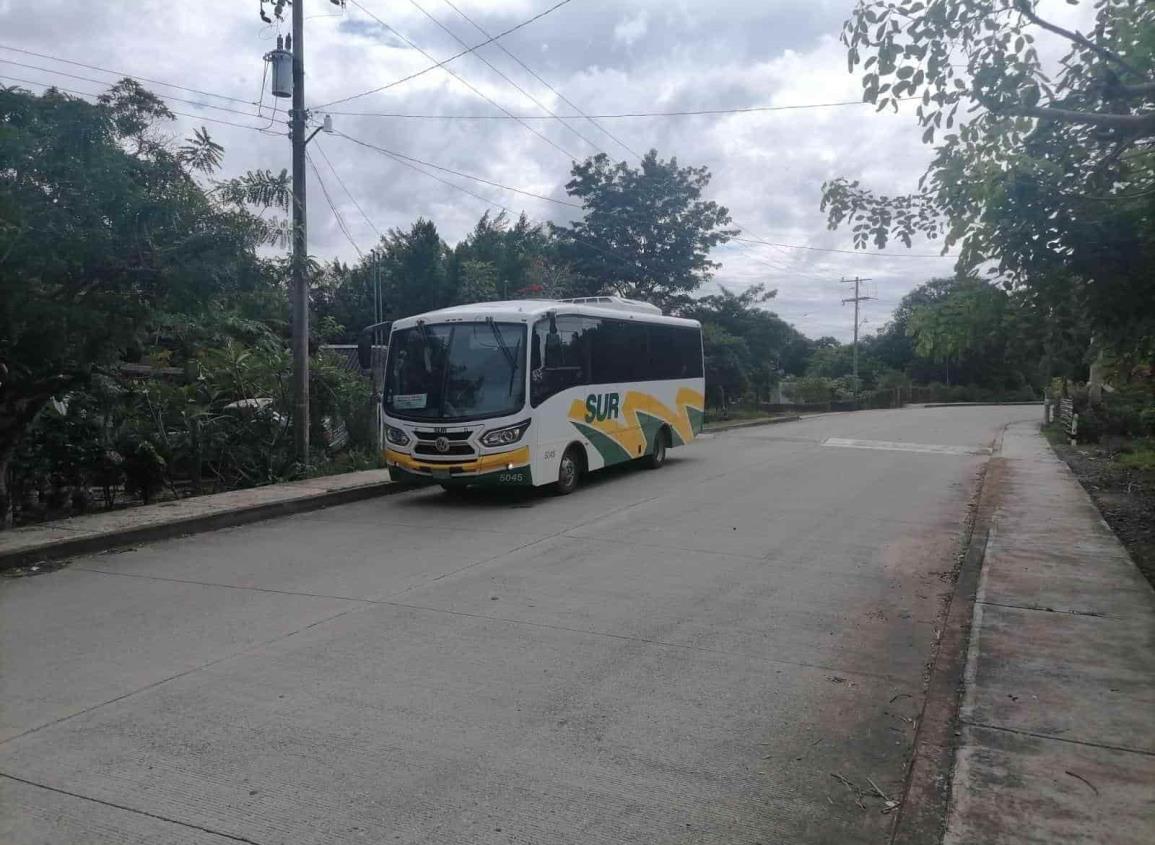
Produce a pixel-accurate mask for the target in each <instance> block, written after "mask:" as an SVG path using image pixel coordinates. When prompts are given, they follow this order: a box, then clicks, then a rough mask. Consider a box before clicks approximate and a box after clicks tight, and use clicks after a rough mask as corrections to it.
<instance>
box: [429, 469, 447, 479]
mask: <svg viewBox="0 0 1155 845" xmlns="http://www.w3.org/2000/svg"><path fill="white" fill-rule="evenodd" d="M433 477H434V478H436V479H438V480H440V479H446V478H449V470H447V469H435V470H433Z"/></svg>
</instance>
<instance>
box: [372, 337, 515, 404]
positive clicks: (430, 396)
mask: <svg viewBox="0 0 1155 845" xmlns="http://www.w3.org/2000/svg"><path fill="white" fill-rule="evenodd" d="M525 337H526V328H525V326H524V325H523V324H521V323H495V322H477V323H437V324H424V323H422V324H418V325H416V326H414V327H412V328H408V329H400V330H397V331H394V332H393V334H392V336H391V337H390V340H389V363H388V365H387V367H386V373H385V399H384V401H385V410H386V411H388V412H389V414H391V415H393V416H397V417H403V418H406V419H413V420H445V421H449V420H471V419H481V418H484V417H499V416H504V415H506V414H512V413H515V412H516V411H518V410H520V409H521V408H522V406H523V405H524V404H525V350H526V343H525Z"/></svg>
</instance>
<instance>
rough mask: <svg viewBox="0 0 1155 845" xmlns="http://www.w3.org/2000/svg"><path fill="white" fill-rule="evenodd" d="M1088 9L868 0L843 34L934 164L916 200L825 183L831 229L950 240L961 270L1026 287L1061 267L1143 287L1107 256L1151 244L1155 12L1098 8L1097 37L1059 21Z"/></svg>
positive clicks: (1135, 4)
mask: <svg viewBox="0 0 1155 845" xmlns="http://www.w3.org/2000/svg"><path fill="white" fill-rule="evenodd" d="M1079 6H1080V4H1079V3H1078V2H1070V3H1068V4H1067V5H1066V6H1060V5H1059V4H1053V5H1049V6H1047V16H1045V15H1044V14H1043V13H1042V11H1041V4H1039V3H1037V2H1035V1H1034V0H905V1H904V2H879V0H861V1H860V2H859V4H858V6H857V8H856V9H855V11H854V14H853V15H852V17H851V18H850V19H849V20H848V21H847V22H846V25H845V28H844V31H843V35H842V38H843V42H844V43H845V44H846V46H847V59H848V64H849V68H850V70H851V72H856V71H857V72H861V73H862V87H863V98H864V100H866V101H867V102H872V103H876V104H877V106H878V108H879V109H880V110H881V109H884V108H891V109H893V110H894V111H900V112H901V111H903V110H906V109H911V110H912V111H913V116H914V118H915V120H916V122H917V125H918V126H919V128H920V129H921V131H922V139H923V142H924V143H927V144H936V148H935V158H934V159H933V161H932V163H931V165H930V168H929V169H928V171H927V172H926V174H925V175H924V176H923V177H922V179H921V180H920V182H919V186H918V190H917V191H916V192H915V193H913V194H909V195H900V196H893V195H888V194H881V193H878V192H876V191H874V190H873V189H872V188H870V187H869V186H864V185H862V184H860V183H859V182H857V181H853V180H851V179H847V178H837V179H834V180H832V181H829V182H827V183H826V184H824V185H823V196H822V208H823V210H824V211H825V212H826V213H827V215H828V221H829V224H830V226H831V228H837V227H838V226H841V225H847V226H849V227H850V229H851V232H852V234H853V237H854V242H855V245H856V246H857V247H859V248H864V247H866V246H867V245H869V244H874V245H875V246H877V247H879V248H881V247H884V246H886V244H887V243H889V242H890V240H892V239H897V240H899V241H901V242H902V243H904V244H906V245H908V246H909V245H910V244H911V243H912V241H913V239H914V238H915V237H916V236H925V237H929V238H939V239H941V240H942V241H943V245H944V251H945V249H946V248H949V247H952V246H956V245H958V246H960V247H961V262H960V265H961V266H960V269H964V270H967V269H971V268H974V267H977V266H978V265H980V264H981V263H982V262H984V261H988V260H995V261H997V262H998V263H999V267H998V269H999V270H1000V271H1001V272H1002V273H1003V274H1004V276H1005V278H1006V279H1007V280H1008V282H1009V283H1011V284H1023V283H1026V281H1027V280H1028V278H1029V277H1031V276H1037V275H1038V274H1039V273H1040V272H1041V271H1045V270H1047V269H1049V270H1050V271H1053V272H1059V271H1062V272H1063V273H1065V274H1068V275H1074V276H1079V277H1084V278H1094V277H1095V276H1100V277H1102V279H1103V283H1104V285H1105V286H1112V285H1119V286H1120V287H1121V288H1126V289H1131V288H1132V287H1133V283H1134V281H1135V280H1134V279H1127V278H1125V276H1126V274H1125V273H1123V274H1121V275H1115V276H1114V277H1113V278H1111V279H1109V280H1108V279H1107V278H1106V277H1105V276H1104V275H1103V274H1104V272H1105V270H1112V271H1113V269H1114V265H1115V264H1116V263H1117V260H1114V261H1111V260H1109V261H1108V262H1107V265H1108V266H1107V267H1106V268H1105V267H1104V264H1103V260H1104V254H1105V253H1107V252H1109V251H1110V250H1113V251H1114V252H1115V254H1120V250H1122V251H1124V252H1126V253H1129V260H1132V261H1133V260H1134V259H1135V258H1137V257H1138V255H1139V253H1143V252H1145V250H1147V249H1148V247H1149V245H1150V239H1149V238H1147V237H1146V236H1142V235H1140V234H1139V231H1138V229H1137V228H1136V227H1137V226H1138V227H1139V228H1142V227H1143V225H1145V224H1143V223H1142V221H1141V220H1140V219H1139V216H1138V215H1139V214H1140V209H1141V208H1142V207H1143V206H1144V205H1145V203H1146V200H1147V198H1148V197H1149V196H1151V195H1152V193H1153V192H1155V160H1153V159H1152V157H1151V153H1152V152H1153V151H1155V4H1152V3H1149V2H1146V1H1145V0H1096V2H1095V3H1094V4H1093V5H1092V6H1091V7H1090V9H1089V11H1091V12H1092V13H1093V17H1094V23H1093V26H1092V27H1091V28H1090V30H1089V31H1088V32H1082V31H1080V30H1079V29H1078V28H1077V27H1074V26H1071V25H1069V24H1066V23H1065V22H1063V21H1061V20H1059V19H1058V18H1055V17H1054V13H1055V12H1058V11H1060V10H1062V9H1063V8H1067V9H1071V7H1075V9H1074V13H1075V14H1077V13H1078V12H1079V11H1081V10H1080V9H1079V8H1078V7H1079ZM1082 6H1083V8H1084V9H1086V8H1087V4H1086V3H1084V4H1082ZM1047 56H1049V57H1052V58H1050V59H1049V60H1045V59H1044V57H1047ZM1060 56H1061V58H1055V57H1060ZM1136 266H1139V265H1136ZM1118 293H1119V291H1118V290H1115V291H1112V299H1114V300H1115V301H1119V300H1120V297H1118V296H1117V294H1118ZM1148 298H1149V297H1148Z"/></svg>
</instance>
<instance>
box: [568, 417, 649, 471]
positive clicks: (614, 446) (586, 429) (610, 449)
mask: <svg viewBox="0 0 1155 845" xmlns="http://www.w3.org/2000/svg"><path fill="white" fill-rule="evenodd" d="M570 422H571V423H573V426H574V428H576V429H577V430H578V431H580V432H581V433H582V434H584V435H585V436H586V438H587V439H588V440H589V441H590V442H591V443H593V444H594V448H595V449H597V450H598V454H599V455H601V456H602V460H603V461H605V463H606V466H609V465H610V464H620V463H621V462H622V461H628V460H630V458H632V457H633V455H631V454H630V453H629V452H627V451H626V450H625V449H624V448H622V446H621V445H620V444H619V443H618V442H617V441H616V440H614V439H613V438H611V437H607V436H606V435H604V434H602V433H601V432H600V431H598V430H597V429H596V428H592V427H590V426H588V425H582V424H581V423H579V422H573V420H570Z"/></svg>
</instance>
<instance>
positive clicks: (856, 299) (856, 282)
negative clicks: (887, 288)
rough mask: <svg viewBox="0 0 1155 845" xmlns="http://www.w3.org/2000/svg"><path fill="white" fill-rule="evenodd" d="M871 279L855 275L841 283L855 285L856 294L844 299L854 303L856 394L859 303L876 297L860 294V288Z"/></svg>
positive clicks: (855, 383) (843, 301)
mask: <svg viewBox="0 0 1155 845" xmlns="http://www.w3.org/2000/svg"><path fill="white" fill-rule="evenodd" d="M869 281H870V279H860V278H858V276H855V277H854V278H853V279H842V280H841V281H840V284H844V285H849V284H853V285H854V296H851V297H848V298H846V299H844V300H842V304H843V305H845V304H846V303H848V302H853V303H854V395H855V396H857V395H858V303H860V302H864V301H866V300H868V299H874V297H873V296H860V295H859V289H860V287H861V286H862V283H863V282H869Z"/></svg>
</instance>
